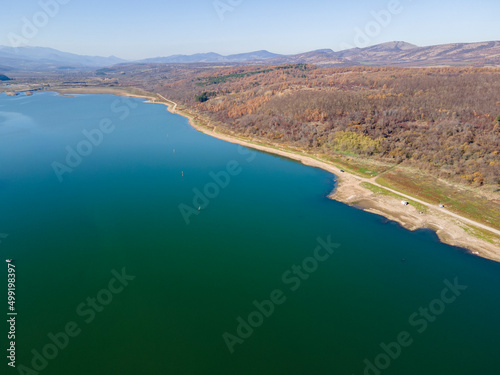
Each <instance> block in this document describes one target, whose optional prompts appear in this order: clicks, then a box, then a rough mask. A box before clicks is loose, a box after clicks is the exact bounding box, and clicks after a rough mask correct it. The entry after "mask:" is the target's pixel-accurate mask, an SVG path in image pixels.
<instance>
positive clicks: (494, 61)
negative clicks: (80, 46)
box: [0, 41, 500, 72]
mask: <svg viewBox="0 0 500 375" xmlns="http://www.w3.org/2000/svg"><path fill="white" fill-rule="evenodd" d="M123 63H126V64H196V63H205V64H218V63H220V64H263V65H280V64H296V63H307V64H313V65H317V66H319V67H335V66H339V67H340V66H357V65H370V66H404V67H425V66H500V41H490V42H479V43H450V44H442V45H435V46H427V47H419V46H416V45H414V44H410V43H406V42H402V41H394V42H387V43H382V44H377V45H374V46H370V47H366V48H351V49H347V50H343V51H338V52H335V51H333V50H331V49H319V50H315V51H310V52H305V53H299V54H295V55H280V54H276V53H272V52H269V51H266V50H260V51H254V52H248V53H240V54H233V55H228V56H223V55H220V54H218V53H215V52H209V53H198V54H194V55H172V56H166V57H155V58H149V59H143V60H137V61H126V60H123V59H120V58H118V57H115V56H109V57H101V56H82V55H76V54H72V53H67V52H61V51H58V50H55V49H53V48H45V47H17V48H13V47H5V46H0V71H3V72H7V71H16V70H31V71H37V70H57V69H97V68H102V67H106V66H111V65H118V64H123Z"/></svg>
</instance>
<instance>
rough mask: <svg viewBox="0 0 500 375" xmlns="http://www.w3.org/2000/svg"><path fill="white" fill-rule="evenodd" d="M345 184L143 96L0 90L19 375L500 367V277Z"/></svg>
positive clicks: (444, 373) (1, 275) (1, 202)
mask: <svg viewBox="0 0 500 375" xmlns="http://www.w3.org/2000/svg"><path fill="white" fill-rule="evenodd" d="M334 186H335V176H334V175H332V174H330V173H327V172H325V171H323V170H320V169H315V168H311V167H307V166H304V165H302V164H299V163H297V162H294V161H290V160H287V159H284V158H280V157H276V156H273V155H269V154H266V153H261V152H255V151H252V150H250V149H247V148H244V147H240V146H238V145H235V144H231V143H227V142H224V141H221V140H218V139H215V138H212V137H210V136H208V135H205V134H201V133H199V132H197V131H195V130H194V129H193V128H192V127H191V126H190V125H189V124H188V122H187V120H186V119H185V118H183V117H181V116H178V115H173V114H170V113H168V112H167V111H166V107H165V106H163V105H159V104H150V103H144V101H143V100H142V99H130V98H119V97H116V96H110V95H83V96H76V97H61V96H57V94H55V93H41V94H35V95H33V96H18V97H7V96H5V95H0V233H1V234H0V241H1V242H0V254H1V257H2V263H3V264H4V265H2V266H1V269H0V280H1V287H0V301H1V305H2V306H3V308H2V309H3V311H2V314H4V319H5V320H7V319H9V317H8V316H7V315H6V314H7V313H8V312H9V311H8V310H7V309H8V307H9V305H8V304H7V285H8V283H7V264H6V263H5V262H3V259H4V258H12V259H14V260H15V263H14V264H15V266H16V292H15V293H16V294H15V308H16V312H17V314H18V315H17V316H16V325H15V329H16V337H15V340H14V341H15V352H16V358H15V364H16V366H17V367H16V368H12V367H9V366H8V363H9V361H10V360H9V359H7V358H6V356H5V355H3V356H2V358H3V359H2V363H0V366H1V367H2V370H1V373H2V374H17V373H19V374H37V373H39V374H53V375H66V374H71V375H80V374H81V375H88V374H93V375H100V374H103V375H104V374H106V375H110V374H113V375H129V374H130V375H137V374H175V375H182V374H195V375H204V374H218V375H221V374H231V375H234V374H238V375H246V374H249V375H250V374H252V375H254V374H259V375H264V374H270V375H271V374H273V375H276V374H287V375H291V374H297V375H298V374H301V375H302V374H304V375H305V374H313V375H314V374H318V375H323V374H325V375H326V374H328V375H334V374H346V375H351V374H355V375H359V374H370V375H378V374H394V375H403V374H404V375H422V374H428V375H448V374H449V375H458V374H463V375H471V374H484V375H496V374H500V298H499V296H500V264H498V263H495V262H491V261H488V260H485V259H481V258H478V257H475V256H473V255H470V254H468V253H467V252H466V251H465V250H462V249H458V248H454V247H451V246H448V245H445V244H442V243H440V242H439V241H438V239H437V237H436V235H435V234H434V233H433V232H431V231H428V230H418V231H415V232H410V231H407V230H405V229H403V228H401V227H400V226H399V225H397V224H395V223H393V222H390V221H387V220H385V219H384V218H382V217H380V216H377V215H372V214H369V213H366V212H363V211H360V210H357V209H355V208H352V207H348V206H346V205H344V204H341V203H339V202H336V201H333V200H330V199H328V198H327V195H328V193H329V192H330V191H331V190H332V189H333V188H334ZM9 324H10V323H8V322H5V323H4V329H3V332H4V333H2V334H1V335H0V343H1V344H0V345H1V347H2V349H3V352H4V354H5V353H6V352H8V350H7V349H9V346H10V345H11V344H10V342H11V341H12V340H9V339H8V337H7V333H8V330H9V327H10V326H9Z"/></svg>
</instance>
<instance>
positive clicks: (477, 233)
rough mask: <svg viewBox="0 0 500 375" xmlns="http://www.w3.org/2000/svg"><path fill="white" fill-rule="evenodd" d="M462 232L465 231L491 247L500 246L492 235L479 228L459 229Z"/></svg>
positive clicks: (497, 239)
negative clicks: (491, 245)
mask: <svg viewBox="0 0 500 375" xmlns="http://www.w3.org/2000/svg"><path fill="white" fill-rule="evenodd" d="M461 228H462V229H463V230H464V231H466V232H467V233H468V234H470V235H471V236H474V237H476V238H479V239H481V240H484V241H487V242H489V243H491V244H493V245H496V246H500V240H499V238H498V237H497V236H495V235H494V234H492V233H490V232H488V231H486V230H484V229H480V228H476V227H461Z"/></svg>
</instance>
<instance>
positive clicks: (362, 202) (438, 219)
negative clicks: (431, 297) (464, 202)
mask: <svg viewBox="0 0 500 375" xmlns="http://www.w3.org/2000/svg"><path fill="white" fill-rule="evenodd" d="M57 91H58V92H60V93H66V94H78V93H82V94H83V93H85V94H104V93H106V94H113V95H122V96H130V97H136V98H144V99H148V100H149V102H152V103H162V104H165V105H166V106H167V107H168V110H169V111H170V112H172V113H175V114H179V115H181V116H184V117H186V118H187V119H188V120H189V123H190V125H191V126H192V127H193V128H195V129H196V130H198V131H200V132H202V133H205V134H207V135H210V136H212V137H215V138H218V139H221V140H224V141H227V142H231V143H236V144H240V145H242V146H246V147H249V148H253V149H256V150H260V151H265V152H268V153H272V154H276V155H281V156H285V157H287V158H290V159H294V160H297V161H300V162H301V163H303V164H305V165H308V166H312V167H317V168H321V169H324V170H326V171H328V172H331V173H333V174H335V175H336V176H337V177H338V184H337V187H336V190H335V191H334V192H332V193H331V194H330V195H329V198H331V199H334V200H337V201H340V202H343V203H346V204H349V205H352V206H355V207H358V208H361V209H363V210H365V211H368V212H371V213H375V214H378V215H381V216H384V217H386V218H387V219H389V220H393V221H396V222H398V223H399V224H401V225H402V226H403V227H405V228H407V229H409V230H416V229H419V228H428V229H432V230H434V231H436V233H437V235H438V236H439V238H440V240H441V241H442V242H444V243H447V244H450V245H453V246H459V247H463V248H466V249H469V250H470V251H471V253H474V254H475V255H478V256H481V257H484V258H487V259H491V260H494V261H499V262H500V241H498V242H497V243H496V244H495V243H491V242H489V241H486V240H484V239H481V238H478V237H476V236H473V235H471V234H470V232H471V231H472V232H473V231H475V230H477V228H482V229H483V230H484V228H487V227H485V226H484V225H482V224H480V223H474V222H473V221H472V220H469V219H467V218H462V217H460V216H459V215H457V214H453V213H449V212H446V211H443V210H442V209H439V208H438V207H434V206H433V205H431V204H428V203H426V202H422V201H419V203H421V204H424V205H425V206H426V207H427V210H426V212H425V213H424V214H421V213H420V211H419V210H417V209H416V208H415V207H413V206H412V205H408V206H404V205H402V204H401V202H400V200H398V199H396V198H394V197H390V196H387V195H381V194H376V193H373V192H372V191H370V190H368V189H366V188H364V187H363V186H362V185H361V184H362V183H363V182H370V183H372V184H375V185H377V184H376V183H375V182H374V181H373V180H371V179H365V178H361V177H358V176H354V175H352V174H349V173H347V172H341V170H340V169H339V168H337V167H335V166H334V165H332V164H329V163H327V162H323V161H320V160H317V159H314V158H312V157H310V156H307V155H303V154H300V153H294V152H290V151H287V150H284V149H280V148H279V147H276V148H274V147H270V146H264V145H260V144H257V143H254V142H252V141H249V140H245V139H242V138H239V137H237V136H234V135H227V134H223V133H220V132H217V131H216V129H215V128H214V129H211V128H209V127H206V126H204V125H202V124H200V123H199V121H200V119H199V118H196V119H195V118H194V117H193V116H192V115H190V114H189V113H187V112H186V111H185V110H183V109H179V108H178V105H177V104H176V103H175V102H173V101H170V100H168V99H166V98H164V97H162V96H161V95H159V94H158V95H156V96H155V95H154V94H151V93H147V92H144V94H142V93H135V92H134V93H133V92H129V91H127V90H120V89H104V90H99V89H95V88H84V89H74V90H73V89H64V90H57ZM134 91H137V90H134ZM397 193H398V194H400V195H403V196H405V194H404V193H400V192H397ZM410 199H412V200H414V201H415V200H416V199H415V198H413V197H411V198H410ZM487 229H490V228H487ZM489 231H490V232H491V234H492V235H493V236H494V235H497V236H498V233H496V232H498V231H496V230H495V229H491V230H489ZM499 238H500V237H499Z"/></svg>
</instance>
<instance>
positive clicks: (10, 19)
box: [0, 0, 500, 60]
mask: <svg viewBox="0 0 500 375" xmlns="http://www.w3.org/2000/svg"><path fill="white" fill-rule="evenodd" d="M118 4H119V5H118ZM499 11H500V4H499V3H498V2H494V1H492V0H483V1H479V2H474V3H473V2H471V1H465V0H462V1H459V2H456V1H454V2H451V1H443V2H439V3H434V2H431V1H429V0H424V1H421V2H418V3H417V2H413V1H412V0H390V1H379V0H376V1H366V0H365V1H361V2H358V3H356V4H345V3H336V2H331V1H320V0H313V1H311V2H308V3H303V2H299V1H297V0H290V1H287V2H286V3H285V2H277V3H272V4H269V3H265V2H264V1H262V0H256V1H253V2H246V1H244V0H193V1H190V2H189V3H187V2H185V3H180V2H176V3H173V2H171V1H166V2H165V1H158V0H148V1H145V2H142V3H141V5H140V6H137V4H136V3H135V2H132V1H130V0H126V1H123V2H120V3H114V2H106V3H101V2H97V1H95V0H89V1H87V2H85V3H78V2H75V1H71V0H40V1H33V2H29V3H15V4H12V5H10V9H9V12H8V14H7V15H6V14H5V13H4V16H3V17H2V16H0V19H1V20H2V22H1V25H2V26H0V30H1V32H0V45H5V46H41V47H49V48H54V49H57V50H61V51H64V52H70V53H75V54H80V55H89V56H111V55H113V56H116V57H119V58H122V59H126V60H140V59H145V58H153V57H159V56H169V55H177V54H185V55H190V54H195V53H206V52H216V53H219V54H221V55H231V54H238V53H245V52H250V51H258V50H268V51H270V52H273V53H278V54H284V55H290V54H296V53H301V52H307V51H311V50H317V49H325V48H329V49H333V50H334V51H340V50H344V49H348V48H350V47H367V46H371V45H376V44H380V43H385V42H391V41H405V42H407V43H411V44H415V45H418V46H428V45H436V44H448V43H472V42H484V41H491V40H498V39H499V36H498V32H497V31H495V30H494V28H493V27H484V25H488V24H491V25H494V24H495V23H496V22H497V20H496V14H498V12H499Z"/></svg>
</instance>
